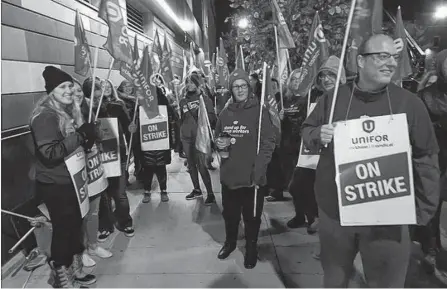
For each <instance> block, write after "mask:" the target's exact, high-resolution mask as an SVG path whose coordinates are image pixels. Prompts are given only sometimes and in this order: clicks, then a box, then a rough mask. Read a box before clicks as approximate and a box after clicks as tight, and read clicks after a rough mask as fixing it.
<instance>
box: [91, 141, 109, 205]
mask: <svg viewBox="0 0 447 289" xmlns="http://www.w3.org/2000/svg"><path fill="white" fill-rule="evenodd" d="M87 175H88V194H89V197H93V196H96V195H97V194H99V193H101V192H102V191H104V190H105V189H106V188H107V186H108V185H109V182H108V181H107V178H106V177H105V175H104V167H103V165H102V163H101V159H100V152H99V150H98V148H97V146H96V145H93V147H92V149H91V151H90V152H89V153H88V154H87Z"/></svg>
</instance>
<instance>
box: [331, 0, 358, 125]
mask: <svg viewBox="0 0 447 289" xmlns="http://www.w3.org/2000/svg"><path fill="white" fill-rule="evenodd" d="M356 2H357V0H352V3H351V10H350V11H349V17H348V24H347V25H346V32H345V39H344V40H343V49H342V51H341V56H340V63H339V65H338V72H337V81H336V82H335V89H334V96H333V98H332V104H331V112H330V114H329V122H328V123H329V124H331V123H332V121H333V118H334V109H335V103H336V102H337V94H338V89H339V87H340V79H341V74H342V70H343V62H344V59H345V55H346V46H347V45H348V37H349V31H350V30H351V25H352V18H353V17H354V11H355V4H356Z"/></svg>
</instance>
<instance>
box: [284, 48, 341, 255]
mask: <svg viewBox="0 0 447 289" xmlns="http://www.w3.org/2000/svg"><path fill="white" fill-rule="evenodd" d="M339 64H340V59H339V58H338V57H336V56H334V55H332V56H330V57H329V58H328V59H327V60H326V62H325V63H324V64H323V65H322V66H321V67H320V69H319V71H318V74H317V76H316V78H315V86H314V89H313V90H312V91H311V99H310V102H311V103H316V102H318V99H319V98H320V96H321V95H323V94H324V93H329V92H330V91H332V90H333V89H334V87H335V82H336V81H337V72H338V66H339ZM340 83H341V84H345V83H346V75H345V70H344V68H343V70H342V75H341V79H340ZM303 113H304V114H305V115H307V114H308V111H307V104H306V106H305V107H304V108H303ZM314 182H315V170H314V169H310V168H302V167H298V166H297V167H295V169H294V171H293V176H292V181H291V182H290V186H289V192H290V194H291V195H292V197H293V206H294V207H295V216H294V217H293V218H292V219H291V220H290V221H288V222H287V226H288V227H289V228H299V227H302V226H304V225H306V219H307V232H308V233H309V234H315V233H316V230H317V228H316V226H317V224H318V222H316V221H317V220H316V218H317V217H318V207H317V202H316V200H315V192H314ZM316 256H318V254H317V255H316Z"/></svg>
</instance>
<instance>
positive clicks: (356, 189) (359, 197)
mask: <svg viewBox="0 0 447 289" xmlns="http://www.w3.org/2000/svg"><path fill="white" fill-rule="evenodd" d="M339 172H340V190H341V201H342V205H343V206H350V205H355V204H361V203H369V202H376V201H380V200H386V199H392V198H399V197H403V196H408V195H410V194H411V188H410V176H409V172H408V155H407V153H398V154H394V155H388V156H384V157H379V158H373V159H368V160H362V161H358V162H353V163H347V164H343V165H340V166H339Z"/></svg>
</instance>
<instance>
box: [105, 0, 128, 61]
mask: <svg viewBox="0 0 447 289" xmlns="http://www.w3.org/2000/svg"><path fill="white" fill-rule="evenodd" d="M98 16H99V18H101V19H103V20H104V21H105V22H106V23H107V25H108V26H109V34H108V36H107V42H106V43H105V44H104V48H105V49H106V50H107V51H108V52H109V53H110V55H112V56H113V58H115V60H116V61H122V62H125V63H127V64H129V65H132V47H131V45H130V43H129V36H128V34H127V26H126V25H125V23H124V17H123V14H122V10H121V8H120V6H119V3H118V0H101V3H100V5H99V10H98Z"/></svg>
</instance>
